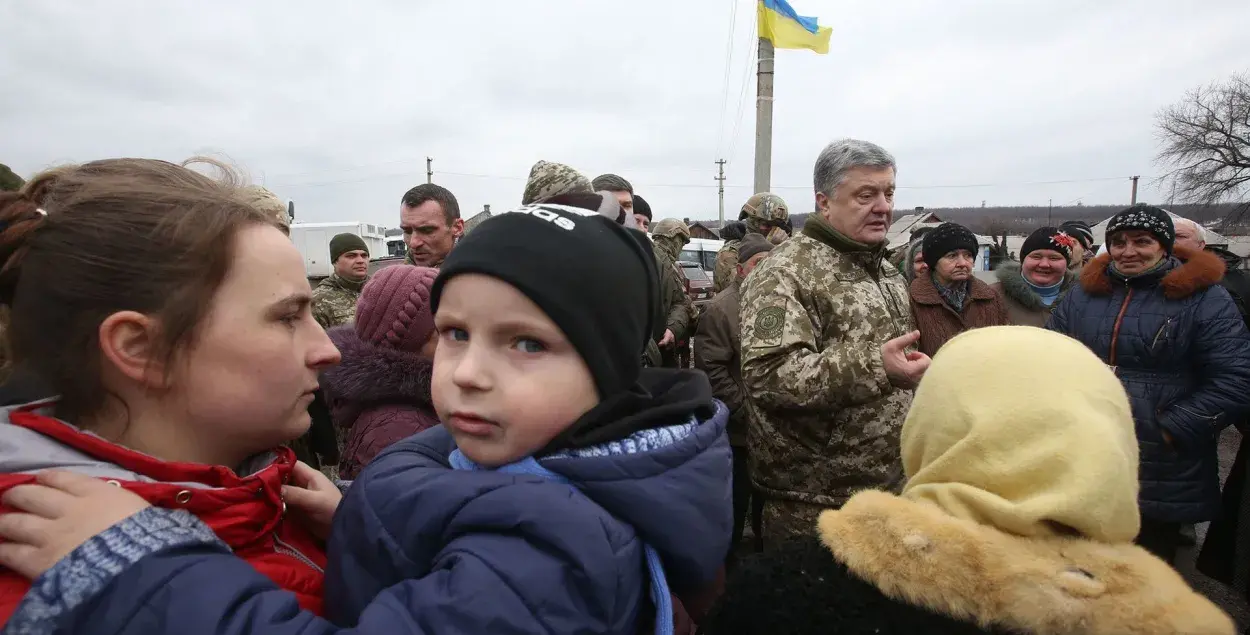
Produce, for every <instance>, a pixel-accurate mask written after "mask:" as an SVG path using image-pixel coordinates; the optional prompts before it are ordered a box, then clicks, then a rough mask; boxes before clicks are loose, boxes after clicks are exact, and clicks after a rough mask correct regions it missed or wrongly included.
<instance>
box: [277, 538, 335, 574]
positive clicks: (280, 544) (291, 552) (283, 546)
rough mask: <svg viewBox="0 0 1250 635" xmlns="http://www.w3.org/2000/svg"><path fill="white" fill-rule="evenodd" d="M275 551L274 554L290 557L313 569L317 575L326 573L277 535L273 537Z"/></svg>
mask: <svg viewBox="0 0 1250 635" xmlns="http://www.w3.org/2000/svg"><path fill="white" fill-rule="evenodd" d="M273 550H274V553H280V554H282V555H284V556H290V557H292V558H295V559H296V560H299V561H300V562H302V563H304V564H306V565H308V566H309V567H311V568H312V569H313V570H314V571H316V572H317V573H325V570H324V569H322V568H321V567H319V566H317V563H315V562H313V561H312V560H311V559H310V558H309V557H308V556H306V555H304V554H302V553H300V552H299V550H298V549H296V548H295V547H292V546H291V545H289V544H287V542H286V541H284V540H282V539H281V538H279V537H278V536H277V534H275V535H274V537H273Z"/></svg>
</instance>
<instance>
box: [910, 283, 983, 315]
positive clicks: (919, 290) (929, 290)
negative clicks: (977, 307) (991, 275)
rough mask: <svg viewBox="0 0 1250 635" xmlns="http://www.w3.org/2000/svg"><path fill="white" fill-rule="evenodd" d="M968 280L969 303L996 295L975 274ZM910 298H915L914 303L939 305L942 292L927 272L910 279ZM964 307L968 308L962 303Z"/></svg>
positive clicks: (941, 301)
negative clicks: (970, 281)
mask: <svg viewBox="0 0 1250 635" xmlns="http://www.w3.org/2000/svg"><path fill="white" fill-rule="evenodd" d="M970 280H972V288H971V289H970V290H969V291H968V300H969V302H970V303H971V302H972V301H975V300H993V299H994V298H995V297H996V296H995V294H994V290H993V289H991V288H990V285H988V284H985V283H984V282H981V281H980V280H979V279H978V278H977V277H976V276H973V277H972V278H970ZM911 299H913V300H915V301H916V304H932V305H941V304H942V303H943V300H942V294H941V293H938V290H937V283H936V282H934V281H933V277H932V276H931V275H928V274H926V275H923V276H920V277H919V278H916V279H914V280H912V282H911ZM964 308H965V309H966V308H968V305H964Z"/></svg>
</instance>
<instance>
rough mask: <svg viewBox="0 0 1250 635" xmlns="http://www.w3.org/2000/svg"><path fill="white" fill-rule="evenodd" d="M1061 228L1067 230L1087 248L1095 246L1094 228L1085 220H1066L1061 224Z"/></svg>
mask: <svg viewBox="0 0 1250 635" xmlns="http://www.w3.org/2000/svg"><path fill="white" fill-rule="evenodd" d="M1059 229H1061V230H1063V231H1065V232H1067V233H1068V235H1070V236H1072V237H1073V238H1075V239H1076V241H1077V242H1079V243H1081V246H1082V247H1084V248H1086V249H1089V248H1090V247H1093V246H1094V230H1093V229H1092V228H1090V226H1089V223H1087V222H1085V221H1083V220H1070V221H1064V222H1063V223H1061V224H1060V225H1059Z"/></svg>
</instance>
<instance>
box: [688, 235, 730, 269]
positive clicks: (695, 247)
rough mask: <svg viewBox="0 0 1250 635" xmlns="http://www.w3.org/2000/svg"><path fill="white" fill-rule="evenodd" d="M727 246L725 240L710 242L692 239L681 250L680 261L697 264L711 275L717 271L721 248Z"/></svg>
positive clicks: (702, 239)
mask: <svg viewBox="0 0 1250 635" xmlns="http://www.w3.org/2000/svg"><path fill="white" fill-rule="evenodd" d="M724 246H725V241H723V240H709V239H706V238H691V239H690V242H689V243H687V244H686V246H685V247H684V248H683V249H682V250H681V255H680V256H678V258H677V259H678V260H685V261H686V262H697V263H699V266H700V267H703V270H704V271H706V272H708V274H709V275H711V274H712V272H714V271H716V254H717V253H719V252H720V248H721V247H724Z"/></svg>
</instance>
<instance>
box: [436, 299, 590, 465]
mask: <svg viewBox="0 0 1250 635" xmlns="http://www.w3.org/2000/svg"><path fill="white" fill-rule="evenodd" d="M434 323H435V325H436V326H437V327H438V332H439V335H440V338H441V339H440V341H439V343H438V348H437V350H436V352H435V354H434V379H433V383H432V386H431V388H432V393H433V397H434V408H435V409H436V410H437V411H438V416H439V418H440V419H442V421H443V425H444V426H446V427H447V431H448V432H449V433H451V436H452V438H454V439H455V440H456V446H457V447H458V448H460V451H461V452H463V453H464V455H465V456H466V457H468V458H469V459H472V460H473V461H474V462H476V463H478V464H480V465H484V466H487V467H499V466H500V465H506V464H508V463H512V462H515V461H517V460H519V459H522V458H525V457H527V456H531V455H533V454H534V453H535V452H537V451H539V450H541V449H542V448H543V447H544V446H546V445H547V444H548V443H550V442H551V440H552V439H554V438H555V437H556V435H558V434H560V433H561V432H563V431H564V430H565V429H566V428H568V427H569V426H570V425H571V424H572V423H573V422H574V421H576V420H577V419H578V418H579V417H581V416H582V415H583V414H585V413H586V412H587V411H588V410H590V409H591V408H593V407H594V406H595V405H596V404H598V402H599V396H598V392H597V390H596V388H595V383H594V378H593V377H592V376H591V374H590V369H589V368H587V367H586V362H585V361H583V360H582V357H581V355H580V354H579V353H578V352H577V350H576V349H575V348H573V345H572V343H570V342H569V340H568V338H566V337H565V336H564V333H563V332H562V331H561V330H560V328H559V327H558V326H556V324H555V323H554V322H552V321H551V318H549V317H547V314H546V313H544V312H543V311H542V309H540V308H538V305H536V304H534V302H533V301H531V300H530V299H529V298H527V297H526V296H525V295H524V294H522V293H521V292H520V291H517V290H516V288H515V287H513V286H512V285H510V284H508V283H506V282H502V281H500V280H499V279H497V278H492V277H490V276H485V275H480V274H461V275H458V276H456V277H454V278H452V279H451V280H448V281H447V283H446V284H445V285H444V287H443V292H442V296H441V298H440V299H439V304H438V314H437V315H435V316H434Z"/></svg>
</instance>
